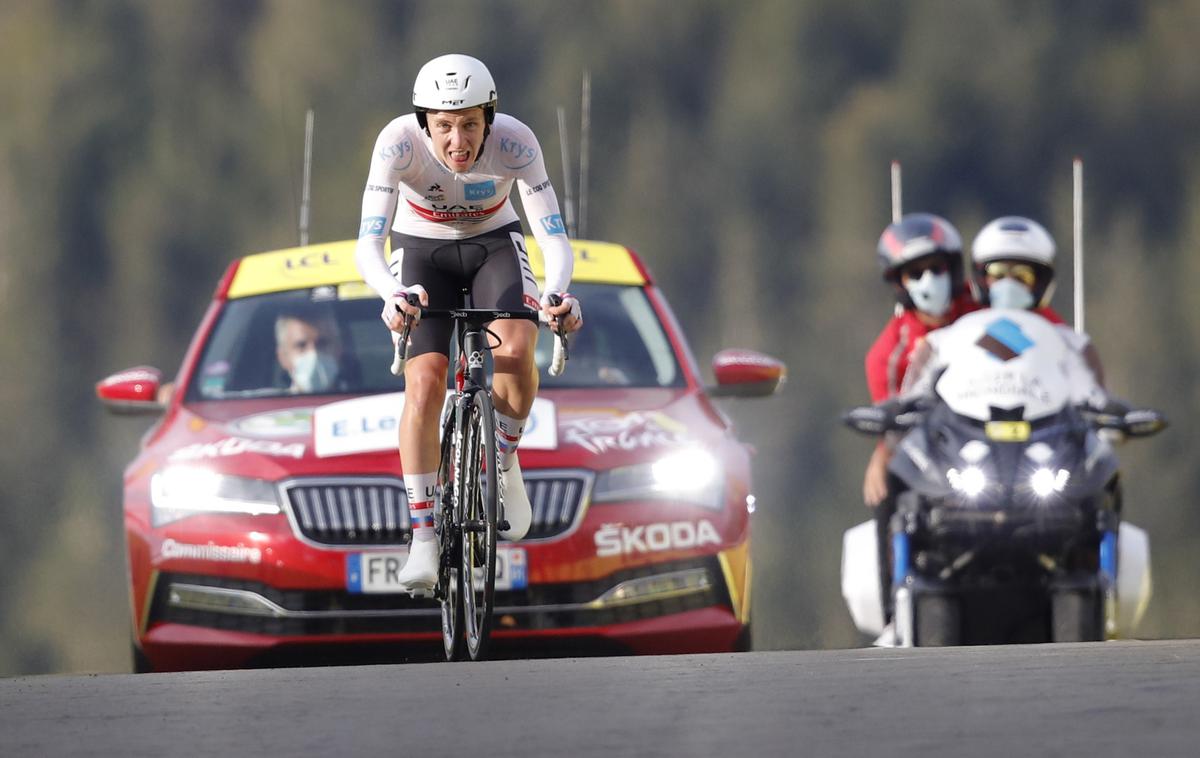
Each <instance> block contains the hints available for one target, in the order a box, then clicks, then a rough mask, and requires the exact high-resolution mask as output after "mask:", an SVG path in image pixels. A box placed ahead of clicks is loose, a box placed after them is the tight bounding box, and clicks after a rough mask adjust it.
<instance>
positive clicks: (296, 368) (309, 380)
mask: <svg viewBox="0 0 1200 758" xmlns="http://www.w3.org/2000/svg"><path fill="white" fill-rule="evenodd" d="M337 373H338V365H337V359H336V358H334V357H333V356H332V355H330V354H329V353H325V352H322V351H320V350H305V351H304V352H303V353H300V354H299V355H297V356H296V358H295V360H294V361H293V362H292V381H293V382H295V384H296V389H298V390H299V391H301V392H324V391H325V390H328V389H329V388H330V387H332V386H333V382H334V381H335V380H336V379H337Z"/></svg>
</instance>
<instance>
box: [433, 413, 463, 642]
mask: <svg viewBox="0 0 1200 758" xmlns="http://www.w3.org/2000/svg"><path fill="white" fill-rule="evenodd" d="M456 415H457V414H454V413H451V414H450V415H449V416H448V417H447V419H446V422H445V424H444V425H443V427H442V458H441V463H440V464H439V465H438V477H437V483H438V487H437V492H438V507H437V511H436V514H435V516H436V524H437V539H438V542H439V545H440V548H441V552H440V555H441V558H440V559H439V563H438V593H437V594H438V599H439V600H440V601H441V604H442V647H443V649H444V651H445V653H446V660H448V661H457V660H459V659H461V658H462V657H463V602H462V589H461V588H462V582H461V581H460V580H459V567H458V566H459V554H460V551H461V548H460V543H461V539H462V530H461V529H460V528H459V525H460V524H461V523H462V518H461V516H460V515H459V514H460V513H461V511H460V508H459V505H458V496H457V493H458V489H457V486H456V485H457V482H456V481H455V479H456V477H457V472H458V471H460V470H461V469H462V468H463V466H462V463H461V461H460V460H459V459H458V452H459V447H458V446H457V445H456V444H455V442H456V440H457V439H458V434H457V433H456V427H457V425H456V423H455V420H456Z"/></svg>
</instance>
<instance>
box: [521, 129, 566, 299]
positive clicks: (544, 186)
mask: <svg viewBox="0 0 1200 758" xmlns="http://www.w3.org/2000/svg"><path fill="white" fill-rule="evenodd" d="M518 127H519V128H520V129H521V130H522V131H523V132H524V134H523V135H522V139H523V140H524V139H526V138H527V139H528V140H529V141H528V142H527V143H526V144H528V145H530V146H532V148H533V150H534V151H535V152H536V156H535V157H534V159H533V160H532V161H531V162H530V163H529V165H528V166H525V167H524V168H522V169H520V170H519V171H518V172H517V173H516V180H517V191H518V192H519V193H520V194H521V207H522V208H524V209H525V217H526V218H527V219H529V226H530V228H531V229H533V238H534V239H536V240H537V243H538V247H540V248H541V250H542V258H543V260H544V261H545V264H546V286H545V289H544V292H546V293H551V292H556V293H563V292H566V291H567V286H568V285H569V284H570V283H571V273H572V271H573V270H574V267H575V256H574V254H573V253H572V252H571V242H570V240H568V239H567V227H566V225H565V224H564V223H563V219H562V215H561V213H560V212H559V209H558V196H556V195H555V194H554V187H552V186H551V185H550V177H549V176H548V175H547V174H546V164H545V162H544V161H543V160H542V150H541V147H540V146H539V145H538V142H537V137H535V136H534V135H533V132H532V131H530V130H529V128H528V127H526V126H525V125H524V124H520V123H519V122H518Z"/></svg>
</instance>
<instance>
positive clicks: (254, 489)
mask: <svg viewBox="0 0 1200 758" xmlns="http://www.w3.org/2000/svg"><path fill="white" fill-rule="evenodd" d="M150 505H151V521H152V523H153V524H154V526H163V525H164V524H169V523H171V522H172V521H178V520H179V519H182V518H187V517H188V516H192V515H195V514H197V513H244V514H247V515H251V516H258V515H266V514H277V513H279V512H280V509H279V498H278V496H277V495H276V494H275V485H274V484H272V483H271V482H268V481H265V480H263V479H249V478H246V477H241V476H228V475H226V474H218V473H216V472H215V471H209V470H208V469H203V468H195V467H192V466H171V467H168V468H165V469H163V470H161V471H158V472H157V473H155V474H154V476H152V477H150Z"/></svg>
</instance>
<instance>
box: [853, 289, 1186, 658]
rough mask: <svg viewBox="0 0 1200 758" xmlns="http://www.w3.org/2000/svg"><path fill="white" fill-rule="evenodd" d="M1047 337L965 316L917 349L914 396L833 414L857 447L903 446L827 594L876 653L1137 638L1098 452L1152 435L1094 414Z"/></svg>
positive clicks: (1115, 410)
mask: <svg viewBox="0 0 1200 758" xmlns="http://www.w3.org/2000/svg"><path fill="white" fill-rule="evenodd" d="M1060 330H1061V327H1058V326H1055V325H1053V324H1051V323H1050V322H1048V321H1046V320H1045V319H1043V318H1041V317H1040V316H1038V315H1036V314H1034V313H1030V312H1028V311H1012V310H999V309H991V310H984V311H979V312H976V313H973V314H968V315H967V316H964V317H962V318H961V319H959V320H958V321H957V322H955V323H954V324H953V325H951V326H949V327H946V328H945V329H942V330H939V332H937V333H935V335H930V340H931V344H932V345H934V346H935V348H936V355H937V359H936V360H935V361H934V362H933V363H931V364H930V365H929V367H928V370H927V371H923V372H922V373H921V378H920V379H918V382H917V386H916V387H914V389H913V391H910V392H906V393H905V394H904V395H902V396H901V397H900V398H898V399H892V400H888V401H884V402H883V403H880V404H877V405H874V406H864V407H859V408H855V409H853V410H851V411H849V412H848V413H847V414H845V417H844V420H845V422H846V423H847V424H848V425H849V426H850V427H851V428H853V429H855V430H856V431H859V432H862V433H864V434H870V435H883V434H892V433H894V434H896V435H897V436H899V435H902V436H901V437H900V439H899V442H898V443H897V444H896V445H895V448H894V455H893V458H892V460H891V462H890V463H889V469H888V471H889V491H890V492H891V493H892V495H891V496H890V497H889V500H888V503H887V505H886V506H883V505H881V506H880V508H884V509H885V510H883V511H881V512H880V514H878V515H877V520H875V521H868V522H865V523H863V524H859V525H858V526H856V527H853V528H851V529H849V530H847V532H846V533H845V536H844V538H843V554H842V594H843V597H844V598H845V600H846V603H847V607H848V608H849V610H850V613H851V616H852V617H853V619H854V623H855V625H856V626H857V627H858V629H859V630H860V631H862V632H864V633H867V634H870V635H881V637H880V639H878V640H876V643H877V644H888V643H889V642H892V643H893V644H895V645H898V646H929V645H960V644H995V643H1012V642H1049V641H1053V642H1067V641H1089V640H1102V639H1106V638H1109V639H1111V638H1115V637H1119V636H1128V635H1130V634H1132V632H1133V630H1134V629H1135V628H1136V626H1137V624H1138V622H1139V621H1140V619H1141V617H1142V615H1143V614H1144V612H1145V609H1146V605H1147V603H1148V602H1149V599H1150V594H1151V579H1150V544H1149V538H1148V536H1147V534H1146V532H1145V531H1144V530H1142V529H1139V528H1138V527H1136V526H1134V525H1133V524H1130V523H1128V522H1126V521H1124V520H1123V517H1122V512H1121V510H1122V509H1121V506H1122V503H1121V487H1120V478H1119V471H1118V461H1117V457H1116V455H1115V454H1114V452H1113V447H1112V441H1111V440H1113V439H1114V438H1133V437H1147V436H1150V435H1153V434H1156V433H1157V432H1159V431H1161V430H1162V429H1163V428H1165V426H1166V420H1165V418H1164V417H1163V416H1162V415H1161V414H1160V413H1158V412H1157V411H1153V410H1148V409H1130V408H1128V407H1126V406H1124V405H1121V404H1118V403H1116V402H1113V401H1110V400H1107V399H1105V400H1100V399H1097V397H1096V395H1095V394H1094V393H1095V391H1096V389H1097V388H1096V387H1095V385H1094V382H1093V380H1092V379H1091V374H1090V372H1089V371H1088V369H1087V367H1086V365H1085V364H1084V363H1083V361H1082V359H1081V358H1080V356H1079V354H1078V352H1077V351H1076V350H1075V349H1073V348H1072V346H1071V345H1069V344H1068V341H1067V340H1066V339H1065V338H1064V336H1063V334H1062V332H1061V331H1060ZM881 577H883V578H882V580H881ZM885 587H886V588H887V589H886V591H885ZM889 616H890V617H891V618H890V620H889ZM885 625H886V628H885ZM889 637H890V638H891V639H890V640H889Z"/></svg>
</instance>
